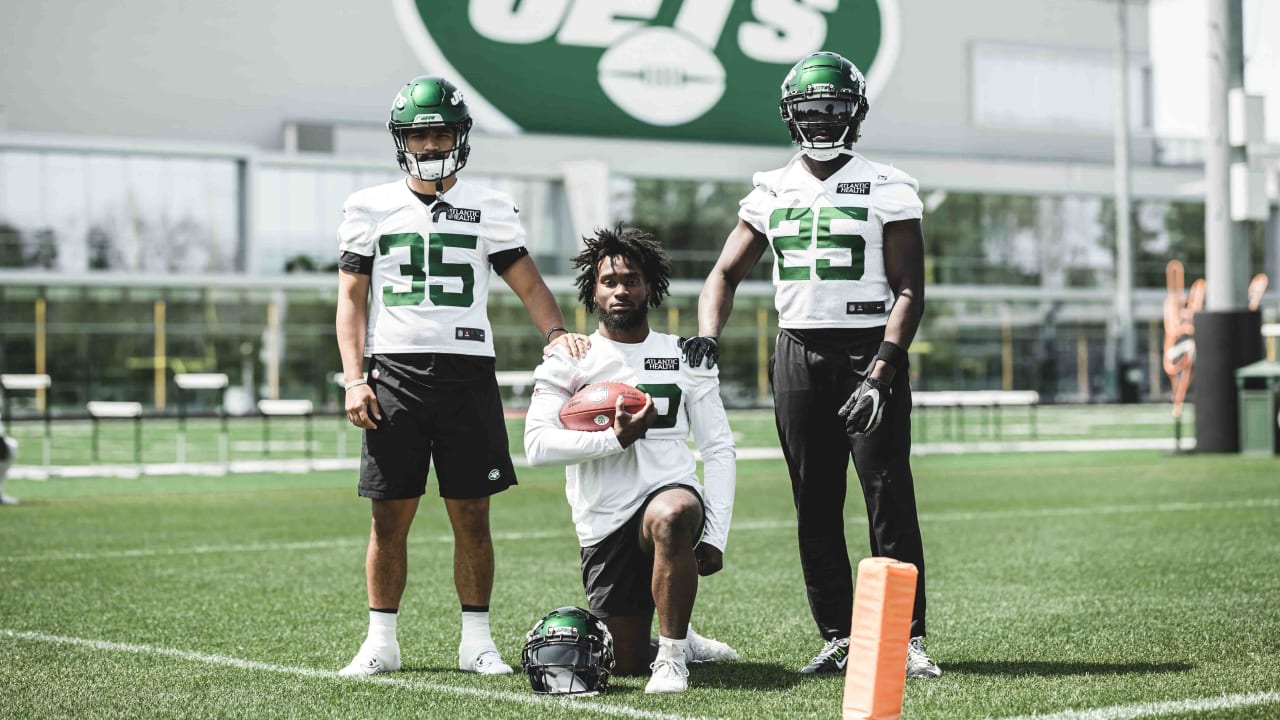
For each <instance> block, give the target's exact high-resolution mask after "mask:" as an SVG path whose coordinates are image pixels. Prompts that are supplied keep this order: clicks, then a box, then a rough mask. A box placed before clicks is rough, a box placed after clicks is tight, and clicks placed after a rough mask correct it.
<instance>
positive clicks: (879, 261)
mask: <svg viewBox="0 0 1280 720" xmlns="http://www.w3.org/2000/svg"><path fill="white" fill-rule="evenodd" d="M852 155H853V156H852V158H851V159H850V160H849V162H848V163H846V164H845V166H844V167H842V168H840V170H839V171H837V172H836V173H835V174H834V175H832V176H831V177H829V178H827V179H826V180H825V181H822V180H819V179H817V178H816V177H814V176H813V175H812V174H810V173H809V171H808V169H807V168H806V167H805V165H804V162H803V161H802V160H801V158H802V157H803V155H802V154H797V155H796V156H795V157H793V158H792V159H791V162H789V163H787V164H786V166H784V167H781V168H779V169H777V170H771V171H769V172H760V173H756V174H755V176H754V177H752V182H753V183H754V185H755V188H754V189H753V190H752V191H751V193H750V194H749V195H747V196H746V197H745V198H743V199H742V202H741V203H740V206H739V209H738V217H740V218H742V219H743V220H744V221H746V223H747V224H748V225H750V226H751V227H753V228H755V229H756V230H757V231H759V232H760V233H761V234H762V235H764V236H765V237H767V238H768V239H769V246H770V247H771V248H772V250H773V255H774V258H775V262H774V266H773V284H774V288H775V291H776V292H775V302H776V303H777V306H778V327H782V328H790V329H796V330H803V329H810V328H866V327H879V326H882V325H884V324H886V323H887V322H888V321H889V311H890V310H891V309H892V308H893V301H894V294H893V291H892V290H891V289H890V287H889V280H888V278H887V277H886V276H885V270H884V225H885V223H891V222H895V221H898V220H918V219H919V218H920V217H921V214H922V211H923V206H922V205H921V203H920V197H919V196H918V195H917V194H916V193H917V190H918V189H919V185H918V183H916V181H915V179H914V178H912V177H911V176H910V175H907V174H906V173H904V172H902V171H901V170H898V169H896V168H893V167H890V166H888V165H881V164H880V163H875V162H871V161H869V160H867V159H865V158H863V157H862V156H861V155H858V154H856V153H853V154H852Z"/></svg>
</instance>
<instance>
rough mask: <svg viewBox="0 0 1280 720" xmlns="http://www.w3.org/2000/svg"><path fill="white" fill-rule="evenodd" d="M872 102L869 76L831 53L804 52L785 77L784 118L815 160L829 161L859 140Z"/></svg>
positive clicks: (801, 144)
mask: <svg viewBox="0 0 1280 720" xmlns="http://www.w3.org/2000/svg"><path fill="white" fill-rule="evenodd" d="M869 107H870V105H869V104H868V103H867V81H866V79H865V78H863V77H862V73H861V72H859V71H858V68H856V67H854V65H853V63H851V62H849V61H848V60H846V59H845V58H843V57H841V56H840V55H837V54H835V53H833V52H816V53H812V54H810V55H807V56H805V57H804V58H803V59H802V60H800V62H798V63H796V64H795V66H794V67H792V68H791V72H789V73H787V78H786V79H785V80H783V81H782V102H781V103H780V108H781V111H782V121H783V122H785V123H786V124H787V129H788V130H790V131H791V140H792V141H793V142H795V143H796V144H797V145H799V146H800V148H801V150H802V151H803V152H804V154H805V155H808V156H809V157H811V158H813V159H814V160H831V159H833V158H835V157H836V156H837V155H839V154H840V151H841V150H843V149H846V148H849V147H850V146H852V145H853V143H855V142H857V140H858V136H859V135H861V134H862V119H863V118H865V117H866V116H867V109H868V108H869Z"/></svg>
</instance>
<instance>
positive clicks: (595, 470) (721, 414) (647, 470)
mask: <svg viewBox="0 0 1280 720" xmlns="http://www.w3.org/2000/svg"><path fill="white" fill-rule="evenodd" d="M677 342H678V338H677V337H676V336H675V335H666V334H663V333H658V332H650V333H649V336H648V337H647V338H645V341H644V342H642V343H635V344H626V343H618V342H613V341H611V340H607V339H605V338H604V337H602V336H601V335H600V333H599V332H596V333H594V334H592V335H591V349H590V350H589V351H588V352H587V356H586V357H585V358H583V359H581V360H575V359H574V358H572V357H570V356H569V354H568V353H567V352H565V351H564V349H563V348H556V350H555V352H554V353H553V354H552V355H551V356H550V357H548V358H547V359H546V360H544V361H543V362H542V364H541V365H539V366H538V367H537V369H536V370H534V373H533V377H534V390H533V400H532V401H531V402H530V405H529V414H528V416H527V417H526V419H525V431H524V448H525V454H526V456H527V457H528V459H529V463H530V464H531V465H568V468H567V469H566V470H565V478H566V482H565V496H566V497H567V498H568V499H569V505H570V507H571V508H572V509H573V524H574V528H575V529H576V531H577V533H578V542H579V544H580V545H581V546H582V547H589V546H591V545H595V544H596V543H598V542H600V541H601V540H604V539H605V538H606V537H608V536H609V534H610V533H612V532H613V531H615V530H617V529H618V528H620V527H622V525H623V524H624V523H626V521H627V520H628V519H630V518H631V516H632V515H634V514H635V512H636V511H637V510H638V509H640V505H641V504H642V503H644V500H645V498H646V497H648V496H649V493H651V492H653V491H654V490H656V489H657V488H659V487H661V486H663V485H669V484H672V483H680V484H684V485H688V486H690V487H691V488H692V489H693V490H694V491H695V492H698V493H699V494H700V495H701V496H702V499H703V502H704V503H705V505H706V509H707V512H706V529H705V531H704V533H703V538H702V541H703V542H705V543H707V544H709V545H714V546H715V547H717V548H719V549H720V550H721V551H723V550H724V549H725V544H726V542H727V541H728V539H729V523H730V519H731V518H732V515H733V492H734V485H735V482H736V478H737V465H736V459H735V451H734V446H733V432H732V431H731V430H730V428H729V418H728V416H726V415H725V411H724V405H723V404H722V403H721V401H720V378H719V373H720V371H719V369H718V368H705V367H702V368H692V367H689V366H688V365H686V364H685V363H684V359H683V358H682V357H681V354H680V348H679V346H678V344H677ZM596 382H621V383H626V384H627V385H634V386H635V387H637V388H639V389H640V390H641V391H643V392H646V393H648V394H649V396H650V397H652V398H653V404H654V407H655V409H656V410H657V412H658V420H657V422H656V423H655V424H654V425H653V427H651V428H649V431H648V432H647V433H646V434H645V436H644V437H643V438H641V439H639V440H637V441H636V442H635V443H633V444H632V445H631V447H628V448H626V449H623V447H622V445H621V444H620V443H619V442H618V437H617V435H615V434H614V432H613V429H612V428H610V429H608V430H602V431H598V432H583V431H578V430H566V429H565V428H564V426H563V425H562V424H561V423H560V409H561V408H562V407H564V404H565V403H566V402H568V400H569V398H570V397H572V396H573V394H574V393H575V392H577V391H578V389H580V388H581V387H582V386H584V385H588V384H590V383H596ZM690 430H692V432H693V438H694V442H695V443H696V444H697V446H698V451H699V452H700V453H701V454H702V461H703V475H704V476H705V478H706V485H705V487H704V486H703V485H702V484H701V483H699V482H698V476H697V463H696V461H695V459H694V455H693V451H691V450H690V449H689V445H688V438H689V432H690Z"/></svg>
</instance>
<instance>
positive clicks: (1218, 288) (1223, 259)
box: [1204, 0, 1237, 311]
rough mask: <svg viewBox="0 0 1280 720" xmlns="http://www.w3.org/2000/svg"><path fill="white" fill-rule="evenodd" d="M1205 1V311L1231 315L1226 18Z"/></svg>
mask: <svg viewBox="0 0 1280 720" xmlns="http://www.w3.org/2000/svg"><path fill="white" fill-rule="evenodd" d="M1230 1H1231V0H1209V2H1208V5H1209V16H1208V31H1209V54H1208V61H1209V63H1208V65H1209V97H1208V98H1207V100H1208V103H1209V134H1208V137H1206V138H1205V148H1204V175H1205V194H1204V244H1205V283H1206V285H1207V286H1208V287H1207V288H1205V289H1206V293H1205V309H1206V310H1210V311H1222V310H1230V309H1231V308H1232V307H1234V306H1235V305H1236V295H1237V292H1236V287H1235V272H1234V269H1233V268H1232V264H1233V263H1232V252H1231V251H1232V248H1231V215H1230V213H1228V211H1227V210H1228V207H1229V203H1230V199H1231V195H1230V193H1231V186H1230V182H1231V180H1230V174H1229V172H1230V171H1229V168H1230V165H1231V148H1230V146H1229V145H1228V144H1227V88H1228V87H1229V86H1230V82H1231V59H1230V57H1228V53H1229V51H1230V46H1231V43H1230V40H1229V39H1228V33H1229V32H1230V27H1231V25H1230V21H1229V20H1230V18H1229V12H1230V11H1229V9H1228V6H1227V3H1228V2H1230Z"/></svg>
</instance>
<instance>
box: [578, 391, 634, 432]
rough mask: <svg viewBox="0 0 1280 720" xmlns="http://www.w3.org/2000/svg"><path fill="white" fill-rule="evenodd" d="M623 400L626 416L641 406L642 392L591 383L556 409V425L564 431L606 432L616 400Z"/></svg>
mask: <svg viewBox="0 0 1280 720" xmlns="http://www.w3.org/2000/svg"><path fill="white" fill-rule="evenodd" d="M619 396H622V398H623V401H622V402H623V406H622V407H623V409H625V410H626V411H627V412H629V413H634V412H639V411H640V408H642V407H644V393H642V392H640V391H639V390H637V389H635V388H634V387H631V386H630V385H627V384H626V383H620V382H601V383H592V384H590V385H586V386H584V387H583V388H582V389H581V390H579V391H578V392H576V393H574V394H573V397H571V398H569V402H567V403H565V404H564V407H563V408H561V409H560V423H561V424H562V425H564V426H565V429H567V430H585V431H587V432H593V431H596V430H607V429H609V428H611V427H613V415H614V411H615V408H616V407H617V402H618V397H619Z"/></svg>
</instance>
